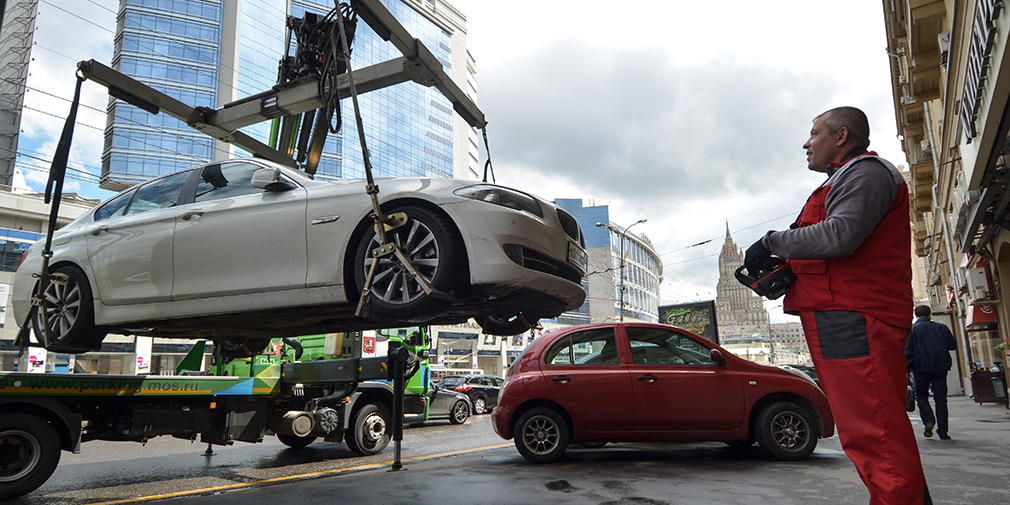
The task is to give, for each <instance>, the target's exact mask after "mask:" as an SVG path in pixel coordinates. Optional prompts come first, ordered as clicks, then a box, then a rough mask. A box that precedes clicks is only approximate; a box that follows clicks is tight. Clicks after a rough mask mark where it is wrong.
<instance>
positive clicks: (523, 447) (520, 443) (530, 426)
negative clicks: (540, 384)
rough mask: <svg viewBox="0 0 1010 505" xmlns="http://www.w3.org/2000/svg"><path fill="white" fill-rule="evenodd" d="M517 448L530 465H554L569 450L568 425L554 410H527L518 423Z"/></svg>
mask: <svg viewBox="0 0 1010 505" xmlns="http://www.w3.org/2000/svg"><path fill="white" fill-rule="evenodd" d="M515 446H516V449H518V450H519V454H521V455H522V457H524V458H526V461H529V462H530V463H553V462H555V461H557V460H558V459H561V456H563V455H564V454H565V450H566V449H568V425H567V424H566V423H565V420H564V419H562V418H561V415H560V414H558V412H557V411H555V410H554V409H550V408H547V407H537V408H533V409H530V410H527V411H526V412H524V413H523V414H522V415H521V416H519V420H518V421H517V422H516V428H515Z"/></svg>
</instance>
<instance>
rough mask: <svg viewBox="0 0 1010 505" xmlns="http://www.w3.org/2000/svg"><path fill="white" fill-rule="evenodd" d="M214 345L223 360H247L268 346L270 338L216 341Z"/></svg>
mask: <svg viewBox="0 0 1010 505" xmlns="http://www.w3.org/2000/svg"><path fill="white" fill-rule="evenodd" d="M215 345H217V348H218V353H219V354H220V355H221V356H224V357H225V358H248V357H251V356H255V355H257V354H259V353H261V352H263V350H264V349H266V348H267V346H269V345H270V337H264V338H235V339H228V340H218V341H217V342H215Z"/></svg>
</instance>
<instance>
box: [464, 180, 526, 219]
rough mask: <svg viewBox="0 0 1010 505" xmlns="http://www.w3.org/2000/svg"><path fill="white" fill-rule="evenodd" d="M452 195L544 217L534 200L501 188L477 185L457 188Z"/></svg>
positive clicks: (523, 194)
mask: <svg viewBox="0 0 1010 505" xmlns="http://www.w3.org/2000/svg"><path fill="white" fill-rule="evenodd" d="M454 193H455V194H456V196H462V197H464V198H472V199H474V200H480V201H482V202H487V203H493V204H495V205H501V206H503V207H508V208H510V209H516V210H521V211H525V212H529V213H530V214H533V215H535V216H537V217H544V211H543V209H541V208H540V204H539V203H537V201H536V199H535V198H533V197H532V196H530V195H527V194H525V193H520V192H518V191H515V190H512V189H508V188H503V187H501V186H492V185H490V184H478V185H475V186H467V187H465V188H459V189H457V190H456V191H454Z"/></svg>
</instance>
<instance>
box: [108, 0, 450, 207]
mask: <svg viewBox="0 0 1010 505" xmlns="http://www.w3.org/2000/svg"><path fill="white" fill-rule="evenodd" d="M383 4H384V5H385V6H386V8H388V9H389V10H390V12H391V13H392V14H393V15H394V16H395V17H396V18H397V20H398V21H399V22H400V23H401V24H402V25H403V26H404V27H405V28H406V29H407V31H408V32H409V33H410V34H411V35H412V36H414V37H416V38H418V39H420V40H421V41H423V42H424V44H425V45H426V46H427V47H428V48H429V49H430V50H431V51H432V52H433V53H434V54H435V56H436V57H437V58H438V59H439V60H440V61H441V62H442V64H443V68H444V69H445V70H446V72H449V71H450V65H451V63H450V61H451V58H450V53H451V44H450V41H451V34H450V33H449V32H448V31H446V30H445V29H443V28H442V27H441V26H440V25H439V24H437V23H435V22H433V21H432V20H430V19H429V18H428V17H426V16H425V15H423V14H421V13H420V12H418V11H417V10H415V9H414V8H413V7H411V6H410V5H408V4H407V3H405V2H404V1H403V0H383ZM229 5H230V4H229ZM236 5H237V6H238V9H237V10H238V11H237V12H231V10H229V9H228V8H223V7H222V0H126V1H125V2H124V3H123V4H122V11H121V15H120V17H119V26H118V27H117V35H116V46H115V55H114V59H113V66H114V68H116V69H118V70H120V71H122V72H123V73H125V74H127V75H129V76H131V77H134V78H135V79H137V80H139V81H141V82H143V83H145V84H148V85H150V86H152V87H154V88H155V89H158V90H160V91H162V92H164V93H166V94H168V95H170V96H172V97H175V98H177V99H179V100H181V101H182V102H184V103H186V104H189V105H194V106H206V107H212V108H213V107H217V106H219V105H221V102H226V101H230V100H231V99H232V98H231V97H229V96H221V88H219V83H231V84H230V85H231V86H233V87H234V98H235V99H238V98H242V97H245V96H249V95H252V94H256V93H259V92H262V91H265V90H267V89H269V88H270V87H271V86H273V85H274V84H276V82H277V65H278V62H279V60H280V59H281V58H282V57H283V56H284V52H285V51H284V49H285V47H284V45H285V43H286V39H285V36H286V29H285V19H286V15H287V12H285V2H276V1H272V0H243V1H242V2H238V3H237V4H236ZM290 5H291V14H292V15H294V16H299V17H301V16H303V15H304V13H305V12H306V11H310V12H315V13H318V14H325V13H326V12H328V11H329V10H330V9H331V8H332V7H333V3H332V2H315V1H307V0H291V3H290ZM226 7H227V6H226ZM230 16H235V19H230V18H229V19H224V18H227V17H230ZM228 23H234V25H235V27H236V28H235V33H236V34H237V36H236V40H235V42H234V45H235V49H234V51H235V55H236V58H234V59H231V58H229V59H228V60H227V61H224V60H223V59H222V44H223V41H222V25H223V24H225V25H227V24H228ZM357 28H358V29H357V33H356V35H355V40H354V43H353V44H352V48H351V67H352V69H358V68H363V67H366V66H369V65H372V64H375V63H379V62H381V61H385V60H389V59H392V58H396V57H399V56H401V54H400V53H399V51H397V50H396V48H395V47H394V46H393V45H392V44H390V43H389V42H386V41H384V40H382V39H381V38H379V37H378V36H377V35H376V34H375V33H374V32H373V31H372V30H371V28H370V27H369V26H368V25H367V24H366V23H364V22H363V21H360V20H359V23H358V27H357ZM224 42H225V45H227V44H231V43H233V42H232V41H230V40H229V41H224ZM358 101H359V104H360V107H361V115H362V120H363V123H364V130H365V139H366V142H367V144H368V149H369V154H370V156H371V162H372V166H373V168H374V175H375V176H377V177H391V176H433V177H452V175H453V126H452V124H453V112H452V107H451V104H450V102H449V101H448V100H446V99H445V97H443V96H442V95H441V94H440V93H439V92H438V91H437V90H436V89H434V88H429V87H426V86H422V85H420V84H416V83H413V82H408V83H402V84H399V85H396V86H392V87H388V88H384V89H381V90H377V91H373V92H370V93H366V94H363V95H361V96H359V97H358ZM341 112H342V118H343V126H342V130H341V132H340V133H338V134H330V136H329V138H328V139H327V143H326V146H325V148H324V151H323V157H322V159H321V160H320V164H319V168H318V171H317V174H316V177H317V178H320V179H342V178H360V177H364V163H363V161H362V156H361V149H360V146H359V143H358V140H357V139H358V132H357V131H356V127H355V121H354V111H353V107H352V104H351V101H350V100H343V103H342V104H341ZM109 118H110V119H109V121H110V125H109V129H108V131H107V134H106V145H105V151H104V154H103V160H102V185H103V187H106V188H109V189H115V188H118V187H122V186H123V185H124V184H132V183H136V182H140V181H143V180H147V179H150V178H152V177H155V176H157V175H161V174H165V173H169V172H171V171H174V170H178V169H181V168H185V167H188V166H191V165H194V164H197V163H201V162H204V161H210V160H212V159H214V158H215V155H216V156H217V158H221V157H223V156H226V155H227V153H226V152H225V151H222V152H215V146H214V140H213V139H212V138H210V137H209V136H206V135H204V134H201V133H199V132H197V131H196V130H194V129H192V128H190V127H189V126H187V125H185V124H184V123H182V122H180V121H177V120H175V119H172V118H169V117H167V116H165V115H164V114H159V115H152V114H149V113H147V112H145V111H142V110H140V109H137V108H136V107H133V106H131V105H129V104H125V103H123V102H121V101H119V100H110V105H109ZM242 131H244V132H245V133H247V134H249V135H251V136H252V137H253V138H255V139H257V140H259V141H261V142H264V143H267V142H268V136H269V131H270V124H269V122H263V123H259V124H256V125H251V126H248V127H246V128H243V129H242ZM219 145H220V144H219ZM242 154H244V153H242Z"/></svg>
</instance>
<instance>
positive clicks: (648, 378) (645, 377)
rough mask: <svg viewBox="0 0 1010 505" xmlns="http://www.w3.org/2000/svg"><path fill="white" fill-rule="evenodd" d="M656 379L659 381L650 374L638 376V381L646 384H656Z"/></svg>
mask: <svg viewBox="0 0 1010 505" xmlns="http://www.w3.org/2000/svg"><path fill="white" fill-rule="evenodd" d="M657 379H659V377H656V376H655V375H652V374H648V375H639V376H638V380H640V381H646V382H656V380H657Z"/></svg>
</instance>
